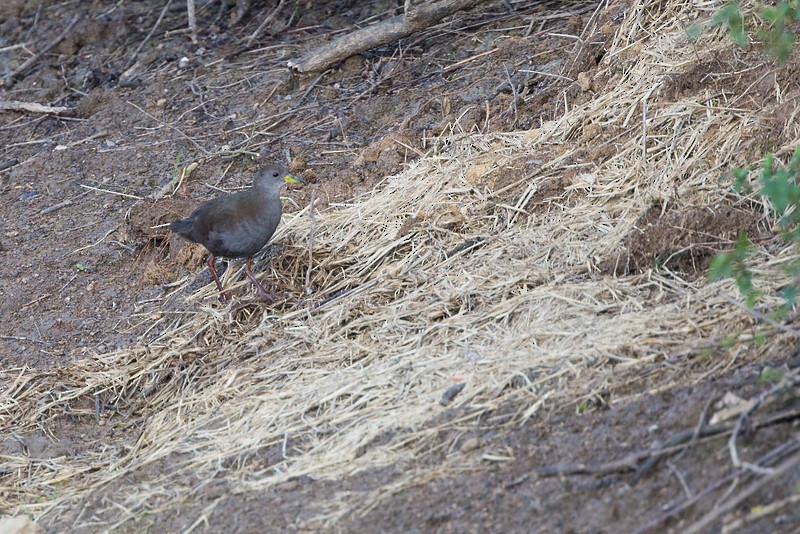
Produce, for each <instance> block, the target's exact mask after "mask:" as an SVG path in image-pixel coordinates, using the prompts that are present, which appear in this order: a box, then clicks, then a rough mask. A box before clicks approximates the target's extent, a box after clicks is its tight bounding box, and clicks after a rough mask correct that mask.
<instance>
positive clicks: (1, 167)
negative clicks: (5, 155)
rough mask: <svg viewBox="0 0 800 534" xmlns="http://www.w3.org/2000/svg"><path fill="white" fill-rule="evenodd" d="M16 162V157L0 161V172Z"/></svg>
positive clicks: (17, 161)
mask: <svg viewBox="0 0 800 534" xmlns="http://www.w3.org/2000/svg"><path fill="white" fill-rule="evenodd" d="M17 163H19V160H18V159H17V158H11V159H9V160H6V161H4V162H3V163H0V172H3V171H5V170H7V169H10V168H11V167H13V166H14V165H16V164H17Z"/></svg>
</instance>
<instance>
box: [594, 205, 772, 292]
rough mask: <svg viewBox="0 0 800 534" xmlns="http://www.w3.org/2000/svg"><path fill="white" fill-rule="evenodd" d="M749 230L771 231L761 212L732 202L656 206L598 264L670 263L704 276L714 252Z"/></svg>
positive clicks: (615, 268) (611, 270) (632, 269)
mask: <svg viewBox="0 0 800 534" xmlns="http://www.w3.org/2000/svg"><path fill="white" fill-rule="evenodd" d="M741 234H746V235H748V236H749V237H750V239H753V240H759V239H761V238H762V237H763V236H765V235H766V232H765V231H764V229H763V228H762V227H761V226H759V223H758V216H757V214H756V213H754V212H752V211H750V210H747V209H744V208H740V207H736V206H732V205H725V204H723V205H718V206H703V207H695V208H690V209H682V210H671V211H667V212H666V213H662V209H661V207H660V206H655V205H654V206H652V207H650V209H648V210H647V211H646V212H645V213H644V214H643V215H642V216H641V217H640V218H639V220H638V221H637V222H636V227H635V228H634V229H633V230H632V231H631V232H630V233H629V234H628V236H627V237H626V238H625V248H624V249H623V250H622V251H620V252H619V253H618V254H616V255H615V256H613V257H611V258H608V259H606V260H604V261H602V262H600V263H599V264H598V268H599V269H600V271H601V272H604V273H608V274H614V275H623V274H629V273H641V272H644V271H646V270H648V269H658V268H660V267H665V268H668V269H670V270H672V271H675V272H678V273H682V274H687V275H690V276H702V275H703V274H704V273H706V272H707V270H708V264H709V262H710V261H711V259H713V257H714V256H715V255H716V254H717V253H718V252H721V251H723V250H727V249H730V248H732V246H733V244H734V243H735V242H736V239H737V238H738V237H739V236H740V235H741Z"/></svg>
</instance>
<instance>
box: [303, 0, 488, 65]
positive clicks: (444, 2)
mask: <svg viewBox="0 0 800 534" xmlns="http://www.w3.org/2000/svg"><path fill="white" fill-rule="evenodd" d="M484 1H486V0H440V1H439V2H435V3H433V4H430V5H419V6H411V7H409V5H410V2H406V11H405V13H404V14H403V15H398V16H397V17H394V18H392V19H389V20H387V21H385V22H381V23H379V24H375V25H372V26H367V27H366V28H362V29H360V30H356V31H354V32H353V33H349V34H347V35H344V36H342V37H340V38H338V39H336V40H335V41H333V42H332V43H326V44H324V45H322V46H320V47H319V48H317V49H315V50H312V51H310V52H308V53H307V54H306V55H304V56H303V57H301V58H300V59H298V60H296V61H294V60H290V61H289V63H288V65H289V67H290V68H293V69H296V70H298V71H299V72H316V71H321V70H325V69H327V68H328V67H330V66H331V65H333V64H334V63H336V62H337V61H341V60H343V59H346V58H348V57H350V56H352V55H354V54H358V53H359V52H363V51H365V50H369V49H370V48H375V47H376V46H380V45H383V44H387V43H391V42H394V41H396V40H398V39H402V38H403V37H406V36H408V35H411V34H412V33H414V32H418V31H420V30H424V29H425V28H428V27H430V26H433V25H434V24H437V23H438V22H439V21H441V20H442V19H443V18H445V17H448V16H450V15H452V14H454V13H457V12H458V11H461V10H464V9H469V8H471V7H474V6H476V5H478V4H480V3H481V2H484Z"/></svg>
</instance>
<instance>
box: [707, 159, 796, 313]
mask: <svg viewBox="0 0 800 534" xmlns="http://www.w3.org/2000/svg"><path fill="white" fill-rule="evenodd" d="M749 175H750V171H748V170H747V169H736V170H734V171H733V177H734V182H735V183H734V189H736V190H737V191H740V192H747V191H749V189H750V188H749V185H748V183H747V178H748V176H749ZM799 182H800V147H798V148H797V149H796V150H795V152H794V154H793V155H792V158H791V160H790V161H789V163H788V165H786V166H784V167H778V168H776V165H775V157H774V155H772V154H769V155H767V157H765V158H764V164H763V165H762V166H761V171H760V172H759V178H758V184H759V193H760V194H761V195H763V196H764V197H766V198H767V199H768V200H769V201H770V202H771V203H772V206H773V207H774V208H775V211H776V212H777V213H778V214H779V215H780V217H781V218H780V228H781V236H782V237H783V239H784V240H785V241H787V242H789V243H795V244H796V243H800V183H799ZM752 253H753V247H752V245H751V244H750V240H749V239H748V237H747V235H745V234H742V235H741V236H739V239H738V240H737V242H736V245H735V246H734V248H733V250H730V251H728V252H722V253H720V254H717V256H716V257H715V258H714V259H713V260H712V261H711V266H710V268H711V278H712V280H716V279H720V278H733V279H734V280H736V286H737V287H738V288H739V291H740V292H741V293H742V295H744V297H745V302H746V304H747V306H748V307H750V308H752V307H753V306H755V304H756V302H758V299H759V298H760V297H761V295H762V294H763V293H762V292H761V291H759V290H758V289H756V288H755V286H754V285H753V273H752V272H751V271H750V269H748V267H747V264H746V262H747V259H748V258H749V257H750V256H751V255H752ZM785 270H786V273H787V275H789V276H790V278H791V280H792V281H791V282H790V283H789V284H787V285H786V286H784V287H783V289H782V294H783V298H784V306H783V307H782V308H781V309H779V310H775V312H774V314H775V315H776V316H778V317H781V316H785V315H786V314H787V313H788V312H789V310H791V308H792V307H793V306H794V304H795V301H796V300H797V292H798V286H799V285H800V261H798V260H795V261H793V262H789V263H788V264H787V265H786V266H785Z"/></svg>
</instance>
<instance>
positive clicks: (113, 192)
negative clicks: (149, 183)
mask: <svg viewBox="0 0 800 534" xmlns="http://www.w3.org/2000/svg"><path fill="white" fill-rule="evenodd" d="M80 186H81V187H83V188H85V189H91V190H92V191H97V192H98V193H108V194H111V195H119V196H121V197H125V198H133V199H136V200H142V197H137V196H136V195H129V194H128V193H118V192H117V191H110V190H108V189H100V188H99V187H92V186H91V185H84V184H80Z"/></svg>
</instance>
